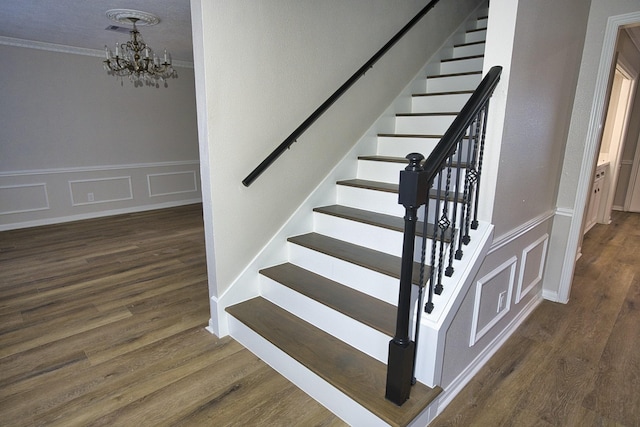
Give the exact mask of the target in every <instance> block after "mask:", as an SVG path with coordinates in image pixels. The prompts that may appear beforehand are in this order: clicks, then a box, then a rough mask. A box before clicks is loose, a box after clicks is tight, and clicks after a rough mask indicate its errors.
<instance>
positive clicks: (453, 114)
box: [396, 111, 460, 117]
mask: <svg viewBox="0 0 640 427" xmlns="http://www.w3.org/2000/svg"><path fill="white" fill-rule="evenodd" d="M458 114H460V112H459V111H443V112H436V113H396V117H437V116H454V117H455V116H457V115H458Z"/></svg>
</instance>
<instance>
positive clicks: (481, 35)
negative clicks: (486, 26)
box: [464, 30, 487, 43]
mask: <svg viewBox="0 0 640 427" xmlns="http://www.w3.org/2000/svg"><path fill="white" fill-rule="evenodd" d="M486 38H487V30H479V31H471V32H468V33H466V34H465V36H464V42H465V43H473V42H483V41H485V40H486Z"/></svg>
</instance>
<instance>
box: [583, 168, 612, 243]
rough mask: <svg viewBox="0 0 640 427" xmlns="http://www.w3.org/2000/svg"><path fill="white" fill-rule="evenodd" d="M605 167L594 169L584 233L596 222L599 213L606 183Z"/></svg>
mask: <svg viewBox="0 0 640 427" xmlns="http://www.w3.org/2000/svg"><path fill="white" fill-rule="evenodd" d="M607 166H608V164H603V165H600V166H598V167H597V168H596V175H595V178H594V180H593V185H592V187H591V195H590V197H589V206H588V208H587V217H586V220H585V227H584V232H585V233H586V232H587V231H589V230H591V227H593V226H594V225H595V224H596V222H598V212H599V211H600V203H601V201H602V190H603V189H604V186H605V182H606V180H605V178H606V175H607Z"/></svg>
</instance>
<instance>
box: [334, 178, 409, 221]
mask: <svg viewBox="0 0 640 427" xmlns="http://www.w3.org/2000/svg"><path fill="white" fill-rule="evenodd" d="M336 202H337V203H338V204H339V205H343V206H348V207H351V208H358V209H364V210H367V211H372V212H378V213H383V214H388V215H395V216H404V208H403V207H402V205H399V204H398V194H396V193H385V192H383V191H375V190H367V189H364V188H357V187H349V186H346V185H338V189H337V200H336Z"/></svg>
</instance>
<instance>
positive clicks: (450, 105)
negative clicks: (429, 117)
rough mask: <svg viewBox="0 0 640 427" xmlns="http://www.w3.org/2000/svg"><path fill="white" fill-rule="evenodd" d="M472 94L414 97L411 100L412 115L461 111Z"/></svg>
mask: <svg viewBox="0 0 640 427" xmlns="http://www.w3.org/2000/svg"><path fill="white" fill-rule="evenodd" d="M470 96H471V94H469V93H460V94H451V95H430V96H414V97H412V98H411V112H412V113H438V112H443V113H444V112H453V111H460V110H461V109H462V107H463V106H464V104H465V102H467V100H469V97H470Z"/></svg>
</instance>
